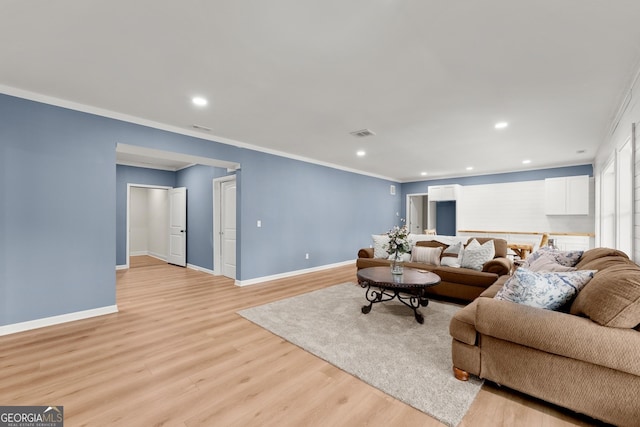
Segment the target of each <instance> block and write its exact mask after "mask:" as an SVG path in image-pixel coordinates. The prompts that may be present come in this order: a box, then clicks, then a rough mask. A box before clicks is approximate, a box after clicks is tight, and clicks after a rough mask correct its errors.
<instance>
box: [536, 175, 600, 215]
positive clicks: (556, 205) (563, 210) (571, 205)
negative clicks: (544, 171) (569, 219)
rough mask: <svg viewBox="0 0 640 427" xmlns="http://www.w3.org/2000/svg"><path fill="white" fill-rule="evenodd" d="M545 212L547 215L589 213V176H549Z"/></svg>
mask: <svg viewBox="0 0 640 427" xmlns="http://www.w3.org/2000/svg"><path fill="white" fill-rule="evenodd" d="M544 185H545V213H546V214H547V215H589V176H588V175H580V176H567V177H562V178H547V179H545V180H544Z"/></svg>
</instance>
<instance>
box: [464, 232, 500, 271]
mask: <svg viewBox="0 0 640 427" xmlns="http://www.w3.org/2000/svg"><path fill="white" fill-rule="evenodd" d="M495 256H496V248H495V245H494V244H493V240H488V241H487V242H485V243H484V244H482V245H481V244H480V243H479V242H478V241H477V240H476V239H473V240H472V241H471V242H470V243H469V244H468V245H467V247H466V248H465V249H464V252H463V253H462V262H461V263H460V265H461V266H462V267H464V268H470V269H472V270H478V271H482V267H483V266H484V264H485V263H486V262H489V261H491V260H492V259H493V257H495Z"/></svg>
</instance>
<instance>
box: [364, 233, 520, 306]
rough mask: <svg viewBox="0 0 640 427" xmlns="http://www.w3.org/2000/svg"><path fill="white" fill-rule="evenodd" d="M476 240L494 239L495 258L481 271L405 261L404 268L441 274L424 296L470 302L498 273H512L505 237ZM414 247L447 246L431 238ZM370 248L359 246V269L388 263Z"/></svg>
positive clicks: (477, 238) (478, 238)
mask: <svg viewBox="0 0 640 427" xmlns="http://www.w3.org/2000/svg"><path fill="white" fill-rule="evenodd" d="M473 239H476V240H477V241H478V243H480V244H484V243H486V242H487V241H489V240H493V243H494V247H495V257H494V259H492V260H491V261H489V262H487V263H485V264H484V266H483V268H482V271H477V270H471V269H469V268H458V267H446V266H436V265H430V264H423V263H413V262H406V263H404V266H405V267H410V268H418V269H422V270H429V271H432V272H433V273H435V274H437V275H438V276H440V279H441V282H440V283H439V284H438V285H436V286H431V287H429V288H427V290H426V293H427V295H431V296H442V297H448V298H455V299H459V300H464V301H473V300H474V299H475V298H477V297H478V296H479V295H480V294H481V293H482V292H484V291H485V290H486V289H487V288H489V287H490V286H491V285H493V284H494V283H495V282H496V280H498V278H499V277H500V276H504V275H508V274H509V273H510V272H511V268H512V266H513V263H512V262H511V260H510V259H508V258H507V241H506V240H504V239H494V238H485V237H472V238H470V239H469V241H471V240H473ZM416 246H426V247H442V248H443V249H446V248H447V247H448V245H446V244H444V243H441V242H438V241H436V240H431V241H418V242H417V243H416ZM373 254H374V250H373V249H372V248H364V249H360V251H359V252H358V260H357V261H356V266H357V267H358V269H361V268H367V267H379V266H388V265H389V264H390V261H389V260H388V259H384V258H374V256H373Z"/></svg>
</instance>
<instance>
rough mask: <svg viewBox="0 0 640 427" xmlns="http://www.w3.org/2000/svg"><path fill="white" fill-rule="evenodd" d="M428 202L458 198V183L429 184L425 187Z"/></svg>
mask: <svg viewBox="0 0 640 427" xmlns="http://www.w3.org/2000/svg"><path fill="white" fill-rule="evenodd" d="M427 192H428V193H429V201H430V202H444V201H449V200H458V198H459V197H460V185H458V184H451V185H430V186H429V188H428V189H427Z"/></svg>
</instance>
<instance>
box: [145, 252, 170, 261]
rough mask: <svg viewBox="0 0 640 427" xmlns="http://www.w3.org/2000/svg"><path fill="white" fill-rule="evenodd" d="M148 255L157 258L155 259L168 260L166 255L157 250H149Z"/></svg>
mask: <svg viewBox="0 0 640 427" xmlns="http://www.w3.org/2000/svg"><path fill="white" fill-rule="evenodd" d="M146 255H148V256H150V257H152V258H155V259H159V260H160V261H166V260H167V257H166V255H162V254H157V253H155V252H149V253H147V254H146Z"/></svg>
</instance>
